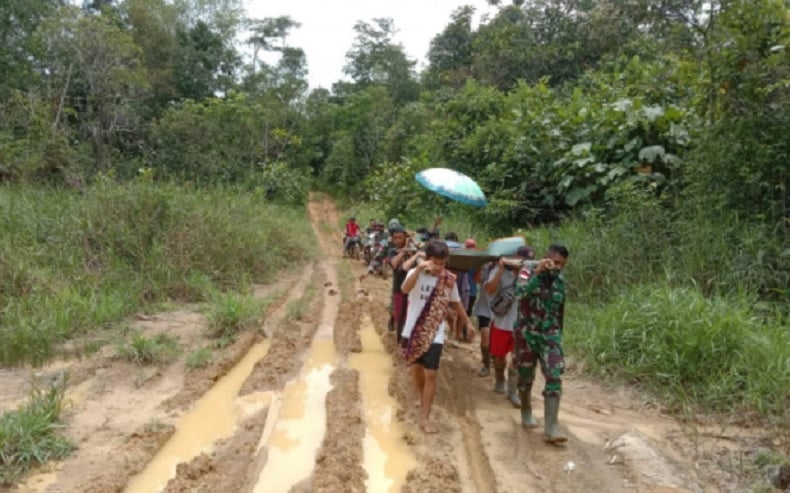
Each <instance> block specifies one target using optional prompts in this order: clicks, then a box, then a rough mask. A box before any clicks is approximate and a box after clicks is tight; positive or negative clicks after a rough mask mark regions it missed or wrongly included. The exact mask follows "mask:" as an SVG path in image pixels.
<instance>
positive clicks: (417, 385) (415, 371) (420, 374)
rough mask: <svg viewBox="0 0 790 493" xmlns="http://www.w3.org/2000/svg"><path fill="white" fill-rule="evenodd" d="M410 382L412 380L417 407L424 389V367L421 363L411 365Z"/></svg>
mask: <svg viewBox="0 0 790 493" xmlns="http://www.w3.org/2000/svg"><path fill="white" fill-rule="evenodd" d="M411 376H412V382H414V394H415V395H416V396H417V404H416V406H417V407H420V405H421V404H422V396H423V393H424V391H425V368H424V367H423V366H422V365H411Z"/></svg>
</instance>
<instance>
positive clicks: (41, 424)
mask: <svg viewBox="0 0 790 493" xmlns="http://www.w3.org/2000/svg"><path fill="white" fill-rule="evenodd" d="M34 383H35V384H34V385H33V388H32V390H31V391H30V395H29V396H28V401H27V402H26V403H25V404H24V405H22V406H20V407H19V408H18V409H17V410H16V411H11V412H8V413H5V414H3V415H2V416H0V486H3V485H8V486H10V485H11V484H13V483H14V482H15V481H17V480H19V479H20V478H21V477H22V475H24V474H25V473H26V472H27V471H29V470H30V469H31V468H32V467H35V466H36V465H39V464H43V463H45V462H47V461H49V460H56V459H62V458H63V457H65V456H66V455H68V454H69V452H70V451H71V450H72V445H71V444H70V443H69V442H68V441H67V440H66V439H65V438H63V437H62V436H60V435H59V434H58V430H59V428H60V423H59V421H60V415H61V413H62V412H63V410H64V408H65V406H66V401H65V392H66V380H65V379H60V380H58V381H56V382H51V383H49V384H47V385H43V384H42V383H41V382H34Z"/></svg>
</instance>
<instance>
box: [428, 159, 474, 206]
mask: <svg viewBox="0 0 790 493" xmlns="http://www.w3.org/2000/svg"><path fill="white" fill-rule="evenodd" d="M414 177H415V178H416V179H417V182H418V183H419V184H420V185H422V186H424V187H425V188H427V189H428V190H431V191H432V192H436V193H438V194H439V195H443V196H445V197H447V198H448V199H452V200H455V201H457V202H461V203H462V204H467V205H472V206H475V207H483V206H484V205H486V204H487V203H488V201H487V200H486V196H485V194H484V193H483V191H482V190H480V186H479V185H478V184H477V183H475V181H474V180H472V179H471V178H469V177H468V176H466V175H465V174H463V173H459V172H457V171H455V170H452V169H448V168H430V169H426V170H423V171H420V172H419V173H417V174H416V175H415V176H414Z"/></svg>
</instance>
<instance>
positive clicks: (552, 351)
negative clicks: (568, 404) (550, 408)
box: [513, 328, 565, 396]
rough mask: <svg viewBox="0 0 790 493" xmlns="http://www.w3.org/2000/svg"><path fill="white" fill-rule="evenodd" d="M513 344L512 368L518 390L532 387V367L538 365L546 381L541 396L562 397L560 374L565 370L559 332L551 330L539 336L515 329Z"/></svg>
mask: <svg viewBox="0 0 790 493" xmlns="http://www.w3.org/2000/svg"><path fill="white" fill-rule="evenodd" d="M513 340H514V345H515V348H514V351H513V364H514V366H515V367H516V368H517V369H518V388H519V390H525V389H526V388H527V387H531V386H532V383H533V382H534V381H535V365H536V363H537V362H538V361H540V369H541V371H543V378H544V379H545V380H546V386H545V388H544V389H543V395H544V396H546V395H560V394H562V373H563V371H564V370H565V357H564V353H563V351H562V331H561V330H557V329H553V330H548V331H545V332H539V331H532V330H522V329H519V328H516V330H514V331H513Z"/></svg>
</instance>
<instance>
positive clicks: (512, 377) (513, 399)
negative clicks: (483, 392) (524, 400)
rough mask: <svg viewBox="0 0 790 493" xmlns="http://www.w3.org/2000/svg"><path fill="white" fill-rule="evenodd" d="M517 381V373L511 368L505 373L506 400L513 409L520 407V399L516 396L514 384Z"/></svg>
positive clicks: (516, 391)
mask: <svg viewBox="0 0 790 493" xmlns="http://www.w3.org/2000/svg"><path fill="white" fill-rule="evenodd" d="M517 381H518V372H517V371H516V370H514V369H513V368H510V369H508V371H507V398H508V400H509V401H510V403H511V404H513V407H521V397H520V396H519V395H518V390H517V389H516V382H517Z"/></svg>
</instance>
